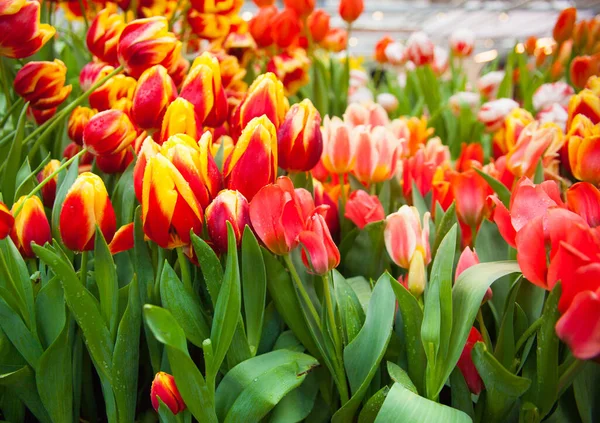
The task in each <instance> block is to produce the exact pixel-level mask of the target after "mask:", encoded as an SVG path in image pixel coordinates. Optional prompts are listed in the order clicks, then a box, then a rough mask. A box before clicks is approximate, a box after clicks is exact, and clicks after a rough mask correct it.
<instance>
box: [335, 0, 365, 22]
mask: <svg viewBox="0 0 600 423" xmlns="http://www.w3.org/2000/svg"><path fill="white" fill-rule="evenodd" d="M363 10H365V2H364V0H340V7H339V12H340V16H341V17H342V19H343V20H345V21H346V22H348V23H352V22H354V21H355V20H357V19H358V17H359V16H360V15H362V12H363Z"/></svg>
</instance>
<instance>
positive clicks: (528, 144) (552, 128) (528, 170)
mask: <svg viewBox="0 0 600 423" xmlns="http://www.w3.org/2000/svg"><path fill="white" fill-rule="evenodd" d="M563 143H564V136H563V134H562V131H561V130H560V128H559V127H558V126H556V125H553V124H544V125H540V124H539V123H538V122H532V123H530V124H529V125H527V126H526V127H525V128H524V129H523V130H522V131H521V134H520V135H519V139H518V140H517V142H516V144H515V145H514V146H513V147H512V148H510V149H509V151H508V154H507V155H506V167H507V168H508V169H509V170H510V171H511V172H512V174H513V175H515V176H516V177H518V178H520V177H521V176H527V177H528V178H532V177H533V174H534V173H535V169H536V166H537V165H538V162H539V161H540V160H541V159H542V157H543V156H544V153H545V152H546V151H547V150H548V149H549V148H550V146H551V145H552V146H553V147H552V150H553V152H558V150H560V147H562V144H563Z"/></svg>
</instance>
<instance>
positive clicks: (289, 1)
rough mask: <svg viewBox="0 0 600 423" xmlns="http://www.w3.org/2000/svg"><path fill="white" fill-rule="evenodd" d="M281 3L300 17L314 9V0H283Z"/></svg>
mask: <svg viewBox="0 0 600 423" xmlns="http://www.w3.org/2000/svg"><path fill="white" fill-rule="evenodd" d="M283 4H284V5H285V7H287V8H289V9H292V10H293V11H294V12H296V14H297V15H298V16H299V17H301V18H302V17H306V16H308V15H310V14H311V12H312V11H313V10H314V9H315V0H283Z"/></svg>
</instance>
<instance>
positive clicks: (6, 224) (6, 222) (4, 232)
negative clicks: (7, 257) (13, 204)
mask: <svg viewBox="0 0 600 423" xmlns="http://www.w3.org/2000/svg"><path fill="white" fill-rule="evenodd" d="M14 224H15V219H14V217H13V215H12V213H11V212H10V210H8V207H6V204H4V203H3V202H2V201H0V240H2V239H4V238H6V237H7V236H8V234H10V232H11V231H12V228H13V225H14Z"/></svg>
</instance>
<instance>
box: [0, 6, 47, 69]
mask: <svg viewBox="0 0 600 423" xmlns="http://www.w3.org/2000/svg"><path fill="white" fill-rule="evenodd" d="M55 33H56V29H54V27H52V26H51V25H48V24H40V3H39V2H38V1H27V0H6V1H3V2H2V5H1V6H0V56H4V57H9V58H11V59H23V58H25V57H29V56H31V55H33V54H35V53H37V52H38V50H40V49H41V48H42V47H43V46H44V44H46V43H47V42H48V41H49V40H50V38H52V37H53V36H54V34H55Z"/></svg>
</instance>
